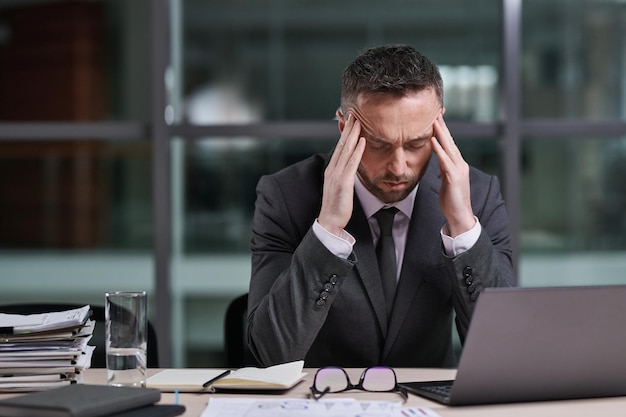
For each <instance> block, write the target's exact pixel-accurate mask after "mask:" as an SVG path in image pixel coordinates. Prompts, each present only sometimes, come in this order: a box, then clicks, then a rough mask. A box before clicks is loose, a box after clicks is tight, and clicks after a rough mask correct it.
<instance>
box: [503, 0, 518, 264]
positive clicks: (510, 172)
mask: <svg viewBox="0 0 626 417" xmlns="http://www.w3.org/2000/svg"><path fill="white" fill-rule="evenodd" d="M502 17H503V43H502V68H503V70H502V72H503V83H502V113H501V116H502V123H503V142H502V143H503V158H502V163H503V164H504V166H503V167H502V172H503V173H504V198H505V201H506V205H507V210H508V212H509V217H510V221H511V239H512V241H511V242H512V248H513V262H514V265H515V268H516V269H517V265H518V259H519V249H520V247H521V244H520V240H521V163H520V160H521V157H520V156H521V144H522V138H521V135H522V126H521V72H520V64H521V53H522V48H521V44H522V42H521V22H522V0H502Z"/></svg>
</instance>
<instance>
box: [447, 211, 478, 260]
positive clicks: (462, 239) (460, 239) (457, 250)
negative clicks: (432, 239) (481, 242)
mask: <svg viewBox="0 0 626 417" xmlns="http://www.w3.org/2000/svg"><path fill="white" fill-rule="evenodd" d="M474 219H476V224H474V227H472V228H471V229H470V230H468V231H467V232H465V233H461V234H460V235H458V236H457V237H455V238H453V237H450V236H448V235H446V234H445V233H444V232H443V231H444V229H445V228H446V226H445V225H444V227H442V228H441V240H442V241H443V247H444V249H445V251H446V255H448V256H457V255H460V254H462V253H463V252H467V251H468V250H470V249H471V248H472V246H474V245H475V244H476V242H478V238H479V237H480V233H481V232H482V226H481V225H480V222H479V221H478V218H477V217H476V216H474Z"/></svg>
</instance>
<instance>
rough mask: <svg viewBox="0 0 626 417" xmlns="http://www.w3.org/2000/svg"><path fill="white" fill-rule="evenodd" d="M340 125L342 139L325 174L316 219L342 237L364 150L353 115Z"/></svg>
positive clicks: (359, 124)
mask: <svg viewBox="0 0 626 417" xmlns="http://www.w3.org/2000/svg"><path fill="white" fill-rule="evenodd" d="M342 124H343V129H341V137H340V138H339V142H337V146H336V147H335V151H334V152H333V155H332V157H331V158H330V162H329V163H328V166H327V167H326V171H324V190H323V196H322V209H321V210H320V214H319V216H318V218H317V221H318V223H319V224H320V226H322V227H323V228H324V229H326V230H327V231H329V232H330V233H332V234H334V235H336V236H341V234H342V231H343V230H344V228H345V227H346V225H347V224H348V221H350V217H352V205H353V196H354V176H355V175H356V172H357V169H358V167H359V163H360V162H361V157H362V156H363V151H364V150H365V138H363V137H361V136H360V134H361V123H360V122H359V121H358V120H357V119H356V117H354V115H353V114H352V112H349V113H348V119H347V120H346V121H345V123H343V121H342V120H340V124H339V125H340V128H341V126H342Z"/></svg>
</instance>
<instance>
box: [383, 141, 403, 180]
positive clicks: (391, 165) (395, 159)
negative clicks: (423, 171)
mask: <svg viewBox="0 0 626 417" xmlns="http://www.w3.org/2000/svg"><path fill="white" fill-rule="evenodd" d="M387 167H388V169H389V171H390V172H391V173H392V174H393V175H395V176H396V177H399V176H401V175H403V174H404V171H405V169H406V155H405V154H404V149H402V147H399V148H397V149H395V150H394V151H393V153H392V154H391V159H390V160H389V162H388V164H387Z"/></svg>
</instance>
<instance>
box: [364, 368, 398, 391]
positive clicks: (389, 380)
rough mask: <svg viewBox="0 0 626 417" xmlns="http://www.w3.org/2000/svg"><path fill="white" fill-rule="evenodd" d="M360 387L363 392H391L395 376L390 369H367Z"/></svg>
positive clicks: (394, 386)
mask: <svg viewBox="0 0 626 417" xmlns="http://www.w3.org/2000/svg"><path fill="white" fill-rule="evenodd" d="M361 386H362V387H363V389H364V390H365V391H373V392H382V391H392V390H393V389H395V388H396V374H395V373H394V372H393V369H390V368H383V367H374V368H368V369H366V370H365V372H364V373H363V376H362V377H361Z"/></svg>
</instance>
